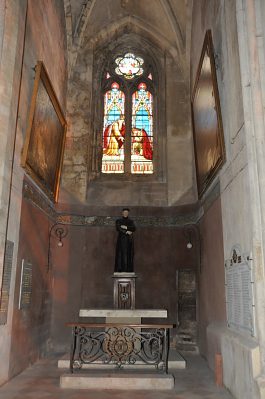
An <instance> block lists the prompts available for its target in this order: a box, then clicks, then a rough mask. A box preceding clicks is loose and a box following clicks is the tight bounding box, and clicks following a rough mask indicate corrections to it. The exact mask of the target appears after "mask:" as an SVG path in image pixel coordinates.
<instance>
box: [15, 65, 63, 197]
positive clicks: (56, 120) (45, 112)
mask: <svg viewBox="0 0 265 399" xmlns="http://www.w3.org/2000/svg"><path fill="white" fill-rule="evenodd" d="M66 126H67V125H66V120H65V117H64V114H63V111H62V109H61V106H60V104H59V101H58V99H57V97H56V94H55V91H54V89H53V86H52V83H51V81H50V79H49V76H48V73H47V71H46V68H45V66H44V64H43V62H42V61H38V63H37V65H36V67H35V80H34V86H33V93H32V99H31V104H30V110H29V118H28V125H27V130H26V136H25V142H24V146H23V150H22V158H21V166H22V167H23V168H24V169H25V171H26V173H27V174H28V175H29V176H30V177H31V178H32V179H33V180H34V182H35V183H36V184H37V185H38V187H39V188H40V189H41V190H42V191H43V192H44V193H45V194H46V195H47V196H48V197H49V198H50V199H51V200H52V201H53V202H57V201H58V193H59V182H60V176H61V169H62V162H63V152H64V144H65V135H66Z"/></svg>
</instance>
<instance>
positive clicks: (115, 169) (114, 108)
mask: <svg viewBox="0 0 265 399" xmlns="http://www.w3.org/2000/svg"><path fill="white" fill-rule="evenodd" d="M124 109H125V95H124V93H123V92H122V91H121V90H120V86H119V84H118V83H117V82H114V83H112V85H111V90H108V91H107V92H106V93H105V95H104V124H103V156H102V169H101V171H102V173H124V138H125V120H124Z"/></svg>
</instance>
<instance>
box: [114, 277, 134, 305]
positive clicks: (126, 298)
mask: <svg viewBox="0 0 265 399" xmlns="http://www.w3.org/2000/svg"><path fill="white" fill-rule="evenodd" d="M112 278H113V282H114V286H113V295H114V297H113V299H114V309H135V280H136V278H137V275H136V274H135V273H114V274H113V276H112Z"/></svg>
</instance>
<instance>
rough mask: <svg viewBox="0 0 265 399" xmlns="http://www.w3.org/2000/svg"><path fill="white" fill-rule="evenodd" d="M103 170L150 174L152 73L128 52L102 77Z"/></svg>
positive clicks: (106, 171) (151, 171)
mask: <svg viewBox="0 0 265 399" xmlns="http://www.w3.org/2000/svg"><path fill="white" fill-rule="evenodd" d="M104 87H105V90H104V120H103V136H102V147H103V153H102V166H101V172H102V173H119V174H120V173H132V174H152V173H153V143H154V141H153V130H154V128H153V126H154V123H153V117H154V110H153V104H154V101H153V94H152V92H153V76H152V72H151V71H150V67H149V68H145V63H144V60H143V58H141V57H136V56H135V55H134V54H132V53H127V54H125V55H124V56H123V57H121V56H119V57H117V58H116V59H115V60H114V65H113V67H112V68H110V69H109V70H108V71H107V72H105V77H104Z"/></svg>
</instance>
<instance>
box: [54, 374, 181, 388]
mask: <svg viewBox="0 0 265 399" xmlns="http://www.w3.org/2000/svg"><path fill="white" fill-rule="evenodd" d="M60 387H61V388H66V389H69V388H70V389H100V390H104V389H117V390H126V391H129V390H141V391H142V390H150V391H157V390H158V391H161V390H162V391H164V390H171V389H174V377H173V376H172V375H171V374H136V373H130V374H128V373H127V374H121V373H119V374H114V373H113V374H111V373H100V374H96V373H94V374H93V373H91V374H63V375H62V376H61V378H60Z"/></svg>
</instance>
